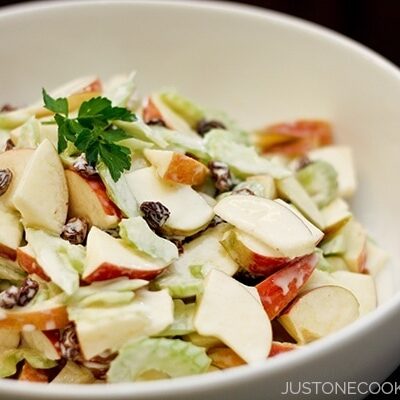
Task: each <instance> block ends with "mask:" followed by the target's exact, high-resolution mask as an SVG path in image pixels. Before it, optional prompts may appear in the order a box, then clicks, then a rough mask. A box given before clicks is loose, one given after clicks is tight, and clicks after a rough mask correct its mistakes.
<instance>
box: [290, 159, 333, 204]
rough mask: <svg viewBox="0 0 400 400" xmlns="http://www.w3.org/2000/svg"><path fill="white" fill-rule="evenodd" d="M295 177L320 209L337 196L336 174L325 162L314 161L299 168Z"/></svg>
mask: <svg viewBox="0 0 400 400" xmlns="http://www.w3.org/2000/svg"><path fill="white" fill-rule="evenodd" d="M296 177H297V179H298V181H299V182H300V183H301V184H302V186H303V187H304V189H305V190H306V192H307V193H308V194H309V195H310V197H311V198H312V199H313V200H314V201H315V203H316V204H317V206H318V207H320V208H322V207H324V206H326V205H328V204H329V203H330V202H331V201H332V200H334V199H335V197H336V196H337V195H338V180H337V172H336V170H335V169H334V168H333V167H332V165H331V164H329V163H327V162H325V161H315V162H312V163H311V164H309V165H307V166H305V167H304V168H301V169H300V170H299V171H298V172H297V174H296Z"/></svg>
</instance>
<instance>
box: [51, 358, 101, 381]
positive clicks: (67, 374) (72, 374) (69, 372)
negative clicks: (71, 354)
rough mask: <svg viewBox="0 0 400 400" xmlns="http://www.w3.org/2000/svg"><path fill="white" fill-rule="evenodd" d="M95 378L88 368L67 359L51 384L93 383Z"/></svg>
mask: <svg viewBox="0 0 400 400" xmlns="http://www.w3.org/2000/svg"><path fill="white" fill-rule="evenodd" d="M95 382H96V378H95V377H94V376H93V374H92V373H91V372H90V371H89V369H87V368H85V367H83V366H82V365H78V364H76V363H74V362H73V361H71V360H68V361H67V363H66V364H65V366H64V367H63V368H62V370H61V371H60V372H59V373H58V375H57V376H56V377H55V378H54V379H53V380H52V381H51V384H59V383H63V384H89V383H95Z"/></svg>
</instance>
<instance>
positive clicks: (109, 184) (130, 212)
mask: <svg viewBox="0 0 400 400" xmlns="http://www.w3.org/2000/svg"><path fill="white" fill-rule="evenodd" d="M97 172H98V173H99V175H100V178H101V180H102V181H103V183H104V186H105V187H106V189H107V194H108V195H109V196H110V199H111V200H112V201H113V202H114V203H115V204H116V205H117V207H118V208H119V209H120V210H121V211H122V212H123V213H124V214H125V215H126V216H127V217H136V216H138V215H139V209H138V204H137V201H136V199H135V197H134V196H133V193H132V192H131V189H130V188H129V185H128V183H127V181H126V179H125V175H124V174H122V175H121V176H120V178H119V179H118V181H117V182H115V181H114V179H113V178H112V176H111V173H110V170H109V169H108V168H107V166H106V165H105V164H104V163H103V162H100V163H98V164H97Z"/></svg>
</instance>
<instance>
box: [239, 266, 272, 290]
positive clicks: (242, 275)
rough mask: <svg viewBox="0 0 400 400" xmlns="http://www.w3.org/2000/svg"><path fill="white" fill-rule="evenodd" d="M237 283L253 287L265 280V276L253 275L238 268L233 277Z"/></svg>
mask: <svg viewBox="0 0 400 400" xmlns="http://www.w3.org/2000/svg"><path fill="white" fill-rule="evenodd" d="M233 278H235V279H236V280H237V281H239V282H241V283H243V284H244V285H247V286H255V285H257V284H259V283H260V282H262V281H263V280H264V279H265V276H261V275H253V274H252V273H250V272H249V271H247V270H246V269H244V268H240V269H239V270H238V271H237V272H236V274H235V275H233Z"/></svg>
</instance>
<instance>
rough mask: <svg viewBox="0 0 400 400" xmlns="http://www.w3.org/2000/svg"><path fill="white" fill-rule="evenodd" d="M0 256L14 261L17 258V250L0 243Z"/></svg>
mask: <svg viewBox="0 0 400 400" xmlns="http://www.w3.org/2000/svg"><path fill="white" fill-rule="evenodd" d="M0 258H5V259H7V260H11V261H15V260H16V259H17V251H16V250H14V249H12V248H11V247H8V246H5V245H3V244H0Z"/></svg>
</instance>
